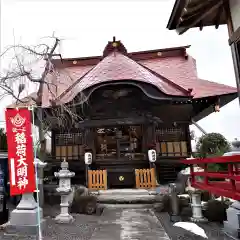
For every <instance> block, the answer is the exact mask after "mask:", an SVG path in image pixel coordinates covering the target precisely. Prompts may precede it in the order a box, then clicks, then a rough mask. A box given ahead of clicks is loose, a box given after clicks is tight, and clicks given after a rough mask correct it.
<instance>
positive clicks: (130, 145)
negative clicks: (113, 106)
mask: <svg viewBox="0 0 240 240" xmlns="http://www.w3.org/2000/svg"><path fill="white" fill-rule="evenodd" d="M95 133H96V139H95V145H96V158H97V159H101V158H104V159H108V158H109V159H116V160H120V159H123V158H128V159H134V158H135V157H136V156H137V155H141V154H142V150H143V149H142V140H143V138H142V126H141V125H138V126H135V125H123V126H115V127H105V128H96V129H95Z"/></svg>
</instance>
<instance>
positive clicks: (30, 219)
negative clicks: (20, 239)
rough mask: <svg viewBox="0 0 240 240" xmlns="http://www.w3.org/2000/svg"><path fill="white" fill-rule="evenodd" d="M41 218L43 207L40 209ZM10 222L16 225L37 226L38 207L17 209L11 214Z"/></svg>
mask: <svg viewBox="0 0 240 240" xmlns="http://www.w3.org/2000/svg"><path fill="white" fill-rule="evenodd" d="M39 214H40V219H42V217H43V214H42V209H41V208H40V209H39ZM10 224H11V225H14V226H15V225H16V226H32V225H33V226H37V225H38V208H34V209H15V210H13V211H12V212H11V214H10Z"/></svg>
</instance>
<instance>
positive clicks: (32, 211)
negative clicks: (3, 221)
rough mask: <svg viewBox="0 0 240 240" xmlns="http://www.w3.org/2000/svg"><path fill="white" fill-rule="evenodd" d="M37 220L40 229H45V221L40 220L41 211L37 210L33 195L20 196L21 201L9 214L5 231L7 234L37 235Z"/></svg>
mask: <svg viewBox="0 0 240 240" xmlns="http://www.w3.org/2000/svg"><path fill="white" fill-rule="evenodd" d="M38 211H39V213H38ZM38 214H39V216H38ZM39 219H40V225H41V229H42V228H44V227H45V224H44V223H45V221H44V220H43V218H42V209H41V208H39V209H38V206H37V203H36V201H35V199H34V197H33V194H32V193H26V194H23V195H22V199H21V201H20V203H19V204H18V206H17V208H16V209H15V210H13V211H12V212H11V215H10V221H9V225H8V226H7V229H6V230H7V232H8V233H17V234H20V235H21V234H26V235H27V234H28V235H38V232H39V228H38V221H39Z"/></svg>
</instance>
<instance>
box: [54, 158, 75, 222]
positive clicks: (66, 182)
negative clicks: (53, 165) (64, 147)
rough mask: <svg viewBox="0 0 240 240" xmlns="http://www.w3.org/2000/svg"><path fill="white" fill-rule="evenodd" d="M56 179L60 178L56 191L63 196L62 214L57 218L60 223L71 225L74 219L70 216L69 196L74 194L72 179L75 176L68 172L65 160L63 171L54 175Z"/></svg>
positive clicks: (62, 165)
mask: <svg viewBox="0 0 240 240" xmlns="http://www.w3.org/2000/svg"><path fill="white" fill-rule="evenodd" d="M54 175H55V177H57V178H59V187H58V188H57V189H56V190H57V192H58V193H59V194H60V196H61V204H60V207H61V212H60V214H59V215H58V216H57V217H56V218H55V220H56V221H57V222H58V223H70V222H72V221H73V220H74V219H73V217H72V216H71V215H70V214H69V211H68V207H69V201H68V200H69V195H70V193H71V192H72V188H71V178H72V177H74V176H75V173H74V172H70V171H69V170H68V162H66V160H65V159H64V161H63V162H62V163H61V170H60V171H59V172H55V173H54Z"/></svg>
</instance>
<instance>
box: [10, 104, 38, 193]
mask: <svg viewBox="0 0 240 240" xmlns="http://www.w3.org/2000/svg"><path fill="white" fill-rule="evenodd" d="M6 128H7V143H8V166H9V179H10V195H11V196H13V195H20V194H24V193H32V192H34V190H35V189H36V183H35V170H34V164H33V159H34V155H33V140H32V131H31V112H30V111H29V110H28V109H26V108H25V109H7V110H6Z"/></svg>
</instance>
